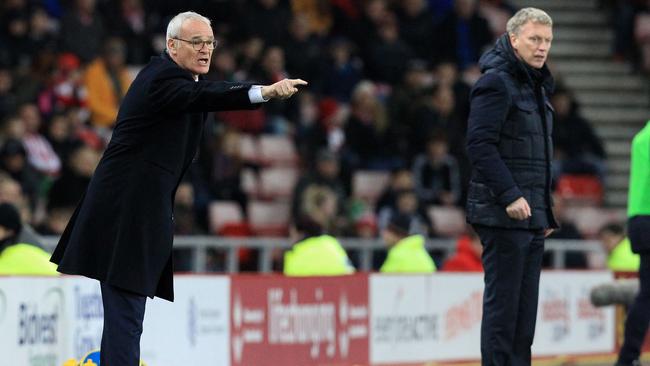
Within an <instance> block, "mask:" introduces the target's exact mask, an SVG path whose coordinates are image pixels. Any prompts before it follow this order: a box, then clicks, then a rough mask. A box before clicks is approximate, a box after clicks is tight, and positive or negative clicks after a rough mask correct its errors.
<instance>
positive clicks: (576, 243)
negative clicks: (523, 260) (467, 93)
mask: <svg viewBox="0 0 650 366" xmlns="http://www.w3.org/2000/svg"><path fill="white" fill-rule="evenodd" d="M339 240H340V242H341V244H342V245H343V247H344V248H345V249H346V250H347V251H349V252H350V251H354V252H357V253H358V255H359V257H358V258H359V263H358V270H360V271H370V270H372V260H373V255H374V253H375V252H377V251H380V250H382V249H386V246H385V245H384V244H383V243H382V242H381V241H380V240H379V239H359V238H339ZM57 241H58V238H57V237H52V236H49V237H44V238H43V245H44V246H45V249H47V250H49V251H53V250H54V247H55V246H56V243H57ZM290 247H291V242H290V241H289V239H288V238H280V237H276V238H272V237H269V238H260V237H246V238H223V237H214V236H177V237H175V238H174V249H188V250H190V251H191V253H192V271H193V272H206V271H207V262H208V251H209V250H215V251H218V252H225V256H226V257H225V270H226V272H228V273H237V272H239V255H238V254H239V249H240V248H247V249H253V250H257V251H259V257H258V271H259V272H262V273H269V272H272V265H273V252H274V251H277V250H278V249H281V250H283V249H288V248H290ZM426 247H427V249H428V250H431V251H436V252H440V253H441V254H442V258H443V259H444V258H447V257H449V256H450V255H452V254H453V253H454V252H455V251H456V240H455V239H429V240H427V242H426ZM545 250H546V251H547V252H550V253H552V256H551V265H552V267H553V268H555V269H561V268H565V259H566V255H565V254H566V253H567V252H568V251H579V252H585V253H589V252H593V253H597V254H600V255H602V254H603V249H602V247H601V246H600V245H599V243H598V241H595V240H558V239H549V240H546V243H545Z"/></svg>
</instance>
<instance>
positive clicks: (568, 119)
mask: <svg viewBox="0 0 650 366" xmlns="http://www.w3.org/2000/svg"><path fill="white" fill-rule="evenodd" d="M551 102H552V104H553V107H554V108H555V123H554V124H553V146H554V147H555V152H554V156H555V161H554V164H553V165H554V166H553V168H554V170H555V171H554V176H555V177H556V178H557V177H559V176H560V175H562V174H593V175H597V176H598V177H599V178H600V179H601V181H602V180H604V178H605V162H604V160H605V158H606V155H605V149H604V147H603V143H602V141H601V140H600V138H599V137H598V136H597V135H596V133H595V132H594V129H593V128H592V127H591V125H590V124H589V122H588V121H587V120H585V119H584V118H583V117H582V116H581V115H580V110H579V107H578V103H577V102H576V101H575V99H574V98H573V96H572V95H571V93H570V92H569V90H567V89H565V88H562V87H559V88H557V89H556V90H555V94H553V97H552V99H551Z"/></svg>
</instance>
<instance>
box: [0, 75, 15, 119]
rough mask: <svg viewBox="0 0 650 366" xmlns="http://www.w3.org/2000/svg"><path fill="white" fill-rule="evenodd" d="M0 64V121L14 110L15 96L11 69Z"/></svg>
mask: <svg viewBox="0 0 650 366" xmlns="http://www.w3.org/2000/svg"><path fill="white" fill-rule="evenodd" d="M1 65H2V64H0V121H4V120H5V118H7V117H9V116H10V115H12V114H13V113H15V112H16V107H17V104H18V102H17V100H16V99H17V98H16V95H15V94H14V92H15V91H14V89H15V85H14V78H13V75H12V74H11V70H9V69H8V68H4V67H2V66H1Z"/></svg>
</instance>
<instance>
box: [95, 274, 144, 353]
mask: <svg viewBox="0 0 650 366" xmlns="http://www.w3.org/2000/svg"><path fill="white" fill-rule="evenodd" d="M101 288H102V302H103V303H104V330H103V333H102V345H101V351H100V364H101V366H138V365H139V364H140V335H142V321H143V320H144V308H145V303H146V300H147V298H146V297H145V296H142V295H138V294H134V293H132V292H129V291H126V290H122V289H120V288H117V287H114V286H111V285H108V284H105V283H101Z"/></svg>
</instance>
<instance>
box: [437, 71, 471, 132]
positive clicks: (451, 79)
mask: <svg viewBox="0 0 650 366" xmlns="http://www.w3.org/2000/svg"><path fill="white" fill-rule="evenodd" d="M433 77H434V79H435V81H436V83H437V84H438V85H441V86H447V87H449V88H451V90H452V91H453V95H454V114H455V115H456V116H457V117H458V119H459V122H460V123H461V126H460V128H459V131H460V133H461V135H462V136H463V137H464V136H465V134H466V133H467V117H468V116H469V92H470V87H469V85H467V83H466V82H465V81H463V79H462V78H461V77H460V74H459V72H458V66H457V65H456V64H455V63H453V62H450V61H443V62H440V63H438V65H436V67H435V69H434V70H433Z"/></svg>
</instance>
